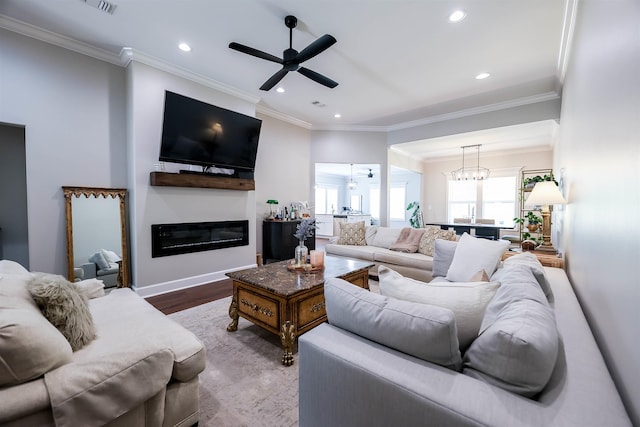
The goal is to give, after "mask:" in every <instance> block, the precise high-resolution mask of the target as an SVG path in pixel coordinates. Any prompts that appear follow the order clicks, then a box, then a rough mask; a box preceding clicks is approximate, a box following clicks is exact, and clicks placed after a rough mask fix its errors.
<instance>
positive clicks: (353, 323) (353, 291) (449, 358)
mask: <svg viewBox="0 0 640 427" xmlns="http://www.w3.org/2000/svg"><path fill="white" fill-rule="evenodd" d="M324 296H325V302H326V310H327V319H328V321H329V323H330V324H332V325H334V326H337V327H339V328H341V329H344V330H347V331H350V332H352V333H354V334H357V335H360V336H361V337H364V338H367V339H369V340H371V341H375V342H377V343H379V344H382V345H385V346H387V347H391V348H394V349H396V350H398V351H401V352H403V353H406V354H409V355H412V356H414V357H418V358H420V359H423V360H426V361H429V362H432V363H436V364H438V365H442V366H446V367H448V368H451V369H455V370H459V366H460V351H459V350H458V338H457V332H456V323H455V318H454V315H453V312H452V311H451V310H448V309H446V308H442V307H437V306H433V305H427V304H416V303H412V302H408V301H402V300H397V299H394V298H387V297H385V296H382V295H380V294H376V293H373V292H369V291H367V290H364V289H362V288H360V287H358V286H354V285H353V284H351V283H349V282H346V281H344V280H342V279H336V278H333V279H328V280H327V281H326V282H325V285H324Z"/></svg>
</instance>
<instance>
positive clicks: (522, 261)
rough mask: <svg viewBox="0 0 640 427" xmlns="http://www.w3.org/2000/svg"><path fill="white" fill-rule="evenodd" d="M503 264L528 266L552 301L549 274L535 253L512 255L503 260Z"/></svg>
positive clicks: (506, 265) (507, 265)
mask: <svg viewBox="0 0 640 427" xmlns="http://www.w3.org/2000/svg"><path fill="white" fill-rule="evenodd" d="M503 265H504V267H510V266H512V265H526V266H528V267H529V268H530V269H531V271H532V272H533V275H534V276H535V278H536V280H537V281H538V284H539V285H540V287H541V288H542V291H543V292H544V294H545V295H546V296H547V299H548V300H550V301H551V300H552V299H553V293H552V292H551V284H550V283H549V279H547V274H546V273H545V271H544V267H543V265H542V264H541V263H540V261H539V260H538V258H537V257H536V256H535V255H534V254H532V253H530V252H522V253H521V254H518V255H513V256H510V257H509V258H507V259H505V260H504V261H503Z"/></svg>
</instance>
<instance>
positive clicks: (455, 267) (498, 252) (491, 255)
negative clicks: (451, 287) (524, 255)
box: [447, 233, 509, 282]
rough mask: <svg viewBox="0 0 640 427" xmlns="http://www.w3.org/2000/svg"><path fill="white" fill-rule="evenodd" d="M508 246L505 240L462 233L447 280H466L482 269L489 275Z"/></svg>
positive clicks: (494, 269)
mask: <svg viewBox="0 0 640 427" xmlns="http://www.w3.org/2000/svg"><path fill="white" fill-rule="evenodd" d="M508 247H509V242H508V241H507V240H487V239H480V238H476V237H473V236H471V235H469V234H468V233H464V234H463V235H462V237H461V238H460V241H459V242H458V245H457V246H456V252H455V254H453V260H452V261H451V266H450V267H449V271H448V272H447V280H450V281H452V282H467V281H469V280H471V277H472V276H473V275H474V274H476V273H477V272H478V271H479V270H482V269H484V271H486V272H487V276H489V277H491V275H492V274H493V272H494V271H496V268H497V267H498V263H499V262H500V259H501V258H502V254H503V253H504V251H506V250H507V248H508Z"/></svg>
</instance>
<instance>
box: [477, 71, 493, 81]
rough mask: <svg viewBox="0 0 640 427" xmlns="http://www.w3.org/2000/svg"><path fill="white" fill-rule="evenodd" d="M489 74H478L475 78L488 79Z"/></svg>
mask: <svg viewBox="0 0 640 427" xmlns="http://www.w3.org/2000/svg"><path fill="white" fill-rule="evenodd" d="M490 75H491V74H489V73H480V74H478V75H477V76H476V80H483V79H486V78H487V77H489V76H490Z"/></svg>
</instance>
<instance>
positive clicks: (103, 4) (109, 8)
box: [81, 0, 116, 15]
mask: <svg viewBox="0 0 640 427" xmlns="http://www.w3.org/2000/svg"><path fill="white" fill-rule="evenodd" d="M81 1H84V2H85V3H86V4H88V5H89V6H93V7H95V8H96V9H100V10H101V11H103V12H106V13H108V14H110V15H112V14H113V11H114V10H115V9H116V5H115V4H113V3H109V2H108V1H104V0H81Z"/></svg>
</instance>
